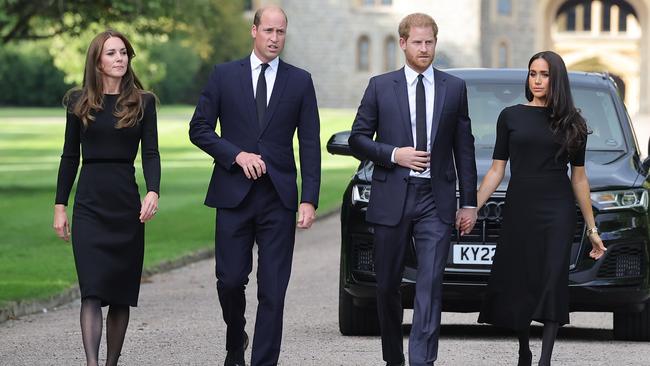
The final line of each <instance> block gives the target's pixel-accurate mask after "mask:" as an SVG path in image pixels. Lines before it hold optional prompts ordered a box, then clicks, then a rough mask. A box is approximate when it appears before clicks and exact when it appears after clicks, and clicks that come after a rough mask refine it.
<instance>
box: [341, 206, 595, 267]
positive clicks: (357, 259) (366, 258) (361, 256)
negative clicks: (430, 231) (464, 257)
mask: <svg viewBox="0 0 650 366" xmlns="http://www.w3.org/2000/svg"><path fill="white" fill-rule="evenodd" d="M504 201H505V199H504V198H503V197H493V198H491V199H490V201H488V203H487V204H486V206H485V207H483V208H482V209H481V213H480V214H479V220H478V221H477V223H476V225H475V226H474V228H473V229H472V231H471V232H470V233H469V234H466V235H463V237H462V242H470V243H496V242H497V239H498V238H499V232H500V231H501V222H502V220H503V217H502V208H503V203H504ZM486 207H487V209H486ZM576 214H577V222H576V228H575V234H574V237H573V241H574V242H575V243H580V242H581V241H582V236H583V234H584V230H585V228H584V225H585V223H584V219H583V217H582V213H581V212H580V208H579V207H577V206H576ZM460 239H461V238H460V236H459V235H458V233H457V232H456V229H453V231H452V242H453V241H461V240H460ZM350 244H351V245H350V247H351V248H350V250H351V253H350V254H351V257H350V258H351V268H352V269H353V270H354V271H358V272H363V273H365V274H371V273H374V272H375V262H374V244H373V242H372V236H365V235H364V236H361V235H353V236H352V237H351V241H350ZM404 264H405V265H406V266H407V267H413V268H415V267H417V262H416V258H415V252H414V250H412V249H411V250H407V251H406V253H405V258H404Z"/></svg>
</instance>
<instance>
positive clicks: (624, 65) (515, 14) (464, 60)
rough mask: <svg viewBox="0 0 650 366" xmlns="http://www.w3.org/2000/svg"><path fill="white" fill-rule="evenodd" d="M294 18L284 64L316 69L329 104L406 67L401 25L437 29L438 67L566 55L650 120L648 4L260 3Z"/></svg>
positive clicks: (462, 0)
mask: <svg viewBox="0 0 650 366" xmlns="http://www.w3.org/2000/svg"><path fill="white" fill-rule="evenodd" d="M265 4H276V5H280V6H282V7H283V8H284V9H285V11H286V13H287V16H288V17H289V32H288V35H287V41H286V46H285V51H284V54H283V58H284V59H285V60H287V61H288V62H291V63H293V64H295V65H297V66H300V67H304V68H306V69H307V70H309V71H310V72H311V73H312V75H313V78H314V82H315V84H316V93H317V95H318V100H319V104H320V105H321V106H323V107H344V108H354V107H356V106H357V105H358V103H359V100H360V99H361V96H362V93H363V90H364V88H365V86H366V85H367V83H368V79H369V78H370V77H371V76H373V75H377V74H380V73H383V72H386V71H390V70H394V69H396V68H399V67H401V66H402V65H403V53H402V51H401V49H400V48H399V36H398V34H397V25H398V24H399V21H400V20H401V19H402V18H403V17H404V16H405V15H406V14H409V13H413V12H423V13H427V14H430V15H431V16H432V17H433V18H434V19H435V20H436V22H437V23H438V26H439V29H440V31H439V34H438V45H437V48H436V60H435V65H436V66H437V67H440V68H443V69H444V68H452V67H514V68H525V67H526V66H527V63H528V59H529V58H530V56H531V55H533V54H534V53H535V52H537V51H540V50H545V49H551V50H554V51H556V52H558V53H560V54H561V55H562V56H563V58H564V59H565V61H566V63H567V66H568V67H569V69H571V70H584V71H607V72H609V73H611V74H613V75H614V76H616V77H617V80H619V83H621V86H622V87H623V88H624V89H625V102H626V105H627V107H628V110H629V112H630V114H637V113H650V98H648V97H647V95H648V92H649V91H650V85H649V84H650V79H649V77H648V75H650V39H649V38H648V34H649V33H650V24H649V22H650V19H649V16H650V0H454V1H444V0H253V1H251V2H250V6H251V8H254V7H258V6H261V5H265Z"/></svg>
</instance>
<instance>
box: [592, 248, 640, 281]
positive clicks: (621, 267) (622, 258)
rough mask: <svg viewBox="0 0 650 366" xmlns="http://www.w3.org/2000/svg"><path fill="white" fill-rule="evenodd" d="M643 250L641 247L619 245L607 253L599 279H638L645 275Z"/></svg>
mask: <svg viewBox="0 0 650 366" xmlns="http://www.w3.org/2000/svg"><path fill="white" fill-rule="evenodd" d="M643 262H644V261H643V249H642V248H641V246H639V245H626V244H622V245H617V246H615V247H613V248H611V249H609V250H608V251H607V254H606V257H605V262H604V263H603V264H602V265H601V266H600V269H599V270H598V278H638V277H641V274H642V273H643Z"/></svg>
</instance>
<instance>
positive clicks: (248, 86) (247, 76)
mask: <svg viewBox="0 0 650 366" xmlns="http://www.w3.org/2000/svg"><path fill="white" fill-rule="evenodd" d="M239 63H240V66H241V67H240V69H239V70H240V75H239V80H240V81H241V91H242V93H241V95H242V96H243V102H244V108H243V109H244V110H246V114H248V124H249V125H250V126H252V127H253V128H254V129H255V131H259V124H258V123H257V109H256V107H255V95H254V94H253V76H252V71H251V61H250V58H249V57H246V58H244V59H242V60H241V61H240V62H239Z"/></svg>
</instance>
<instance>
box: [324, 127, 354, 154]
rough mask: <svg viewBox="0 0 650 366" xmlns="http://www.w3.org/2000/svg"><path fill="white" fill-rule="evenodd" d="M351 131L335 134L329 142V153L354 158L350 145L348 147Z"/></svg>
mask: <svg viewBox="0 0 650 366" xmlns="http://www.w3.org/2000/svg"><path fill="white" fill-rule="evenodd" d="M348 138H350V131H342V132H337V133H335V134H333V135H332V136H331V137H330V139H329V141H327V151H328V152H329V153H330V154H332V155H346V156H353V155H352V150H350V145H348Z"/></svg>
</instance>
